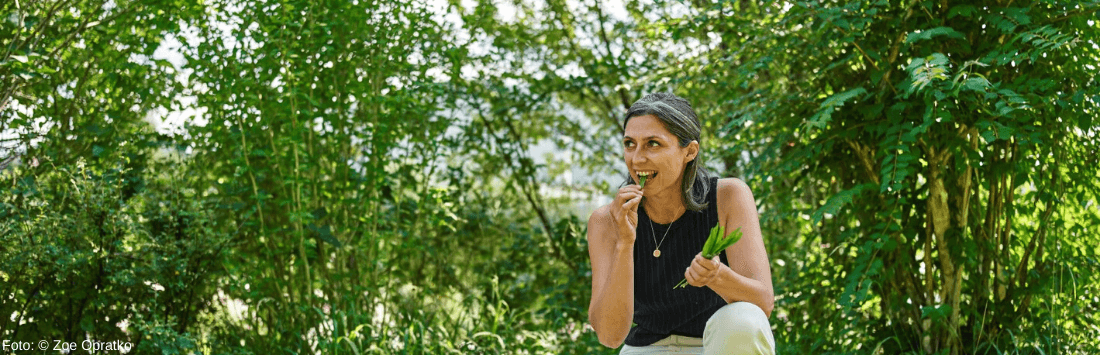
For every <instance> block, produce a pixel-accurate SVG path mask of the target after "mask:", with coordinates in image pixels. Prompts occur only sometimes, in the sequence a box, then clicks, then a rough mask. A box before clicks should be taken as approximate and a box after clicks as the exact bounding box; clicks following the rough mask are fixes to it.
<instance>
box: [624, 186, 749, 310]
mask: <svg viewBox="0 0 1100 355" xmlns="http://www.w3.org/2000/svg"><path fill="white" fill-rule="evenodd" d="M643 181H644V180H643ZM738 240H741V228H740V227H738V228H737V229H735V230H734V231H733V232H731V233H730V235H728V236H727V235H726V228H724V227H722V226H721V225H715V226H714V228H711V229H710V235H709V236H707V241H706V243H704V244H703V258H706V259H710V258H713V257H715V256H718V254H720V253H722V251H723V250H726V248H729V246H731V245H733V243H737V241H738ZM687 285H688V282H687V279H683V280H681V281H680V283H678V284H676V286H673V287H672V288H673V289H677V288H684V287H687Z"/></svg>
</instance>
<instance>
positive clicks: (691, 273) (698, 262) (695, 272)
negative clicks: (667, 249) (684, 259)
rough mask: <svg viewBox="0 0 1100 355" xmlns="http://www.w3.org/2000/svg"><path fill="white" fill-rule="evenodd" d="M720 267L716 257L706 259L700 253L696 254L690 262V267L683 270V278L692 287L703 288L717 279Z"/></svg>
mask: <svg viewBox="0 0 1100 355" xmlns="http://www.w3.org/2000/svg"><path fill="white" fill-rule="evenodd" d="M720 266H721V262H720V261H719V259H718V257H714V258H712V259H706V258H703V255H702V253H700V254H696V255H695V259H693V260H692V261H691V266H689V267H688V268H687V270H684V278H685V279H687V281H688V284H690V285H692V286H696V287H703V286H706V285H708V284H710V283H711V282H712V281H714V279H715V278H717V277H718V268H719V267H720Z"/></svg>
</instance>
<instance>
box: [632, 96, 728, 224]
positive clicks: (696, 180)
mask: <svg viewBox="0 0 1100 355" xmlns="http://www.w3.org/2000/svg"><path fill="white" fill-rule="evenodd" d="M647 115H653V116H654V117H657V119H658V120H660V121H661V124H663V125H664V126H665V129H667V130H668V131H669V132H672V134H673V135H675V136H676V138H679V140H680V147H681V148H683V147H687V146H688V144H691V141H693V140H694V141H699V140H700V138H699V135H700V133H702V125H700V124H699V117H698V116H696V115H695V110H693V109H692V108H691V104H690V103H688V101H687V100H684V98H682V97H679V96H676V95H675V94H673V93H668V92H658V93H652V94H649V95H646V96H645V97H642V98H641V99H640V100H638V101H635V102H634V104H633V105H630V109H629V110H627V112H626V118H625V119H623V130H626V123H627V122H629V121H630V119H631V118H634V117H640V116H647ZM700 144H702V143H701V142H700ZM700 150H701V149H700ZM682 177H683V181H682V182H681V183H680V191H681V192H683V194H682V198H683V202H684V207H686V208H687V209H688V210H691V211H702V210H704V209H706V208H707V193H708V192H709V190H710V184H709V181H708V180H709V179H710V172H708V171H707V169H706V168H704V167H703V159H702V152H700V153H698V154H696V155H695V159H693V160H692V161H690V162H688V163H687V166H685V167H684V174H683V176H682ZM631 182H632V180H631V179H630V176H629V175H628V176H627V178H626V182H625V183H623V186H626V185H628V184H630V183H631Z"/></svg>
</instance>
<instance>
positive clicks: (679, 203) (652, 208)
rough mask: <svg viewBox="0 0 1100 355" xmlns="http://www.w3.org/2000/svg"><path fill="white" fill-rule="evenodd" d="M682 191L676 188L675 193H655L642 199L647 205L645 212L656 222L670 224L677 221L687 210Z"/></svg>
mask: <svg viewBox="0 0 1100 355" xmlns="http://www.w3.org/2000/svg"><path fill="white" fill-rule="evenodd" d="M681 195H682V193H681V192H680V191H679V190H676V191H675V192H673V193H655V194H654V195H653V196H648V195H647V196H646V197H645V199H644V200H642V204H643V205H644V206H645V213H646V215H648V216H649V219H650V220H651V221H653V222H654V223H660V224H669V223H672V222H675V221H676V219H677V218H679V217H680V215H683V214H684V212H685V211H687V207H684V200H683V199H682V197H681Z"/></svg>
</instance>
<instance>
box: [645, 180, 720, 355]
mask: <svg viewBox="0 0 1100 355" xmlns="http://www.w3.org/2000/svg"><path fill="white" fill-rule="evenodd" d="M709 184H710V191H709V192H708V193H707V202H708V205H707V209H705V210H703V211H691V210H688V211H686V212H684V214H683V215H682V216H680V218H679V219H677V220H676V221H675V222H672V224H657V223H654V224H653V226H652V228H653V231H652V232H651V231H650V223H651V220H650V219H649V215H648V214H646V212H645V208H644V207H642V206H639V207H638V227H637V229H636V234H635V235H637V238H635V240H634V323H635V324H636V325H635V326H633V327H631V328H630V334H628V335H627V337H626V344H627V345H630V346H646V345H650V344H653V343H654V342H657V341H658V340H661V339H664V338H665V337H668V336H669V335H673V334H675V335H682V336H689V337H696V338H702V337H703V330H704V328H706V324H707V320H708V319H710V316H711V315H713V314H714V312H717V311H718V309H719V308H722V306H725V305H726V301H725V300H723V299H722V297H721V296H719V295H718V294H717V293H715V292H714V291H713V290H711V289H710V288H709V287H694V286H691V285H688V286H687V287H685V288H681V289H675V290H673V289H672V287H673V286H675V285H676V283H678V282H680V280H682V279H683V278H684V270H685V269H687V267H688V266H690V265H691V260H692V259H694V258H695V254H698V253H699V252H701V251H703V243H705V242H706V241H707V235H708V234H710V228H711V227H713V226H714V225H715V224H716V223H718V202H717V200H718V179H717V178H711V179H710V181H709ZM669 228H672V229H671V230H668V229H669ZM666 230H668V236H667V237H665V240H664V242H663V243H661V257H659V258H655V257H653V250H654V249H656V247H657V245H656V243H655V242H654V239H660V238H661V236H663V235H664V234H665V231H666ZM654 233H656V236H654V235H653V234H654ZM720 255H721V256H720V258H721V260H722V263H723V264H726V265H729V261H728V260H726V253H721V254H720Z"/></svg>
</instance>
